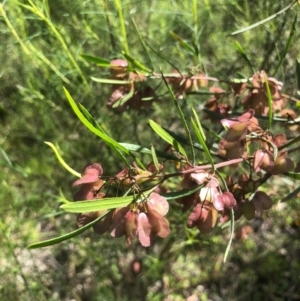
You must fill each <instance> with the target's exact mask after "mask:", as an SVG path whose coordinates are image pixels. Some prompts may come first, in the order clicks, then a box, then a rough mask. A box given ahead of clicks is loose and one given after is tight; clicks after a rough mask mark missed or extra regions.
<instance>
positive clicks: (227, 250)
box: [223, 209, 234, 262]
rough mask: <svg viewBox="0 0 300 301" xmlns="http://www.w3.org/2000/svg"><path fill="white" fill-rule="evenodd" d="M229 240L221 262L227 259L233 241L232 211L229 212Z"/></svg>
mask: <svg viewBox="0 0 300 301" xmlns="http://www.w3.org/2000/svg"><path fill="white" fill-rule="evenodd" d="M230 221H231V223H230V230H231V231H230V238H229V241H228V245H227V248H226V251H225V254H224V260H223V262H226V259H227V257H228V254H229V251H230V247H231V244H232V240H233V236H234V211H233V209H231V210H230Z"/></svg>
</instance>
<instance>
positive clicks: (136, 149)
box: [119, 142, 179, 161]
mask: <svg viewBox="0 0 300 301" xmlns="http://www.w3.org/2000/svg"><path fill="white" fill-rule="evenodd" d="M119 144H120V145H122V146H124V147H125V148H126V149H127V150H129V151H132V152H137V153H141V154H149V155H151V154H152V153H151V150H150V149H149V148H146V147H144V146H141V145H137V144H130V143H123V142H120V143H119ZM155 153H156V155H157V156H158V157H160V158H164V159H170V160H175V161H178V160H179V159H178V158H177V157H176V156H174V155H172V154H168V153H165V152H162V151H159V150H155Z"/></svg>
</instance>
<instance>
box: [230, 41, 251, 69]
mask: <svg viewBox="0 0 300 301" xmlns="http://www.w3.org/2000/svg"><path fill="white" fill-rule="evenodd" d="M234 46H235V48H236V50H237V51H238V52H239V53H240V54H241V56H242V58H243V59H244V60H245V61H246V63H247V65H248V66H249V68H250V69H251V72H252V73H253V74H254V73H255V70H254V69H253V66H252V64H251V62H250V60H249V59H248V57H247V55H246V53H245V51H244V49H243V47H242V46H241V45H240V43H239V42H238V41H235V42H234Z"/></svg>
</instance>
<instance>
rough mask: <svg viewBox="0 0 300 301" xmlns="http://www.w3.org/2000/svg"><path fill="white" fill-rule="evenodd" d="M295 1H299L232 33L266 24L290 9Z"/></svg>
mask: <svg viewBox="0 0 300 301" xmlns="http://www.w3.org/2000/svg"><path fill="white" fill-rule="evenodd" d="M295 3H297V1H294V2H292V3H291V4H289V5H288V6H286V7H285V8H283V9H282V10H280V11H279V12H277V13H275V14H274V15H272V16H270V17H268V18H266V19H263V20H261V21H259V22H257V23H254V24H252V25H250V26H248V27H245V28H242V29H239V30H237V31H235V32H232V33H231V34H230V35H232V36H234V35H236V34H239V33H242V32H245V31H248V30H251V29H253V28H255V27H257V26H260V25H262V24H264V23H266V22H269V21H271V20H272V19H274V18H276V17H277V16H279V15H280V14H282V13H284V12H285V11H286V10H288V9H290V8H291V7H292V6H293V5H294V4H295Z"/></svg>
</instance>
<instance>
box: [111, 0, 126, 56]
mask: <svg viewBox="0 0 300 301" xmlns="http://www.w3.org/2000/svg"><path fill="white" fill-rule="evenodd" d="M114 3H115V6H116V8H117V12H118V17H119V25H120V33H121V35H120V40H121V43H122V45H123V49H124V50H125V52H126V53H129V47H128V41H127V33H126V26H125V20H124V16H123V11H122V1H121V0H114Z"/></svg>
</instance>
